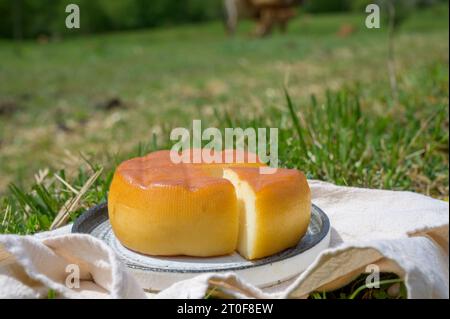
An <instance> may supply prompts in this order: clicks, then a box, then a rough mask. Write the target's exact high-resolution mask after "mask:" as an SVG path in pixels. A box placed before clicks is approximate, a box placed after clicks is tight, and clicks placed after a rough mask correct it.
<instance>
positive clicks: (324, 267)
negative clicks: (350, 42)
mask: <svg viewBox="0 0 450 319" xmlns="http://www.w3.org/2000/svg"><path fill="white" fill-rule="evenodd" d="M309 183H310V187H311V190H312V195H313V202H314V203H315V204H316V205H318V206H319V207H320V208H322V209H323V210H324V211H325V212H326V213H327V214H328V216H329V218H330V221H331V225H332V234H331V236H332V237H331V245H330V248H329V249H327V250H325V251H324V252H323V253H322V254H320V256H318V258H317V259H316V261H315V262H314V263H313V264H312V265H311V266H310V267H309V268H308V269H307V270H306V271H304V272H303V273H302V274H301V275H299V276H298V277H297V278H296V279H294V280H292V281H290V282H288V283H284V284H282V285H280V286H276V287H272V288H271V289H268V290H261V289H258V288H256V287H253V286H251V285H250V284H248V283H246V282H244V281H243V280H241V279H239V278H238V277H237V276H235V275H234V274H232V273H228V274H205V275H201V276H198V277H196V278H193V279H190V280H185V281H181V282H178V283H176V284H174V285H172V286H171V287H169V288H168V289H166V290H164V291H162V292H160V293H158V294H156V295H150V294H145V293H144V291H142V290H141V288H139V285H138V283H137V281H136V279H135V278H133V276H132V275H131V274H130V273H129V272H128V271H127V269H126V267H125V266H124V265H123V264H121V262H120V261H119V260H118V259H117V257H116V256H115V255H114V253H113V252H112V251H111V250H110V248H109V247H108V246H107V245H106V244H104V243H103V242H102V241H100V240H98V239H96V238H93V237H91V236H88V235H79V234H69V233H68V232H69V231H70V228H68V227H66V228H64V229H61V230H58V231H56V232H48V233H43V234H38V235H36V236H13V235H0V298H45V297H47V296H48V295H49V290H50V289H51V291H53V292H54V295H55V296H56V297H63V298H64V297H65V298H146V297H156V298H204V297H205V296H207V295H208V294H209V293H210V292H211V291H213V292H214V295H222V296H226V297H236V298H304V297H306V296H307V295H308V294H309V293H311V292H312V291H317V290H331V289H335V288H338V287H341V286H343V285H345V284H347V283H348V282H350V281H351V280H353V279H354V278H355V277H356V276H358V275H359V274H361V273H363V272H366V271H368V269H369V268H367V266H368V265H370V267H373V266H372V265H376V266H378V267H379V270H380V271H387V272H394V273H397V274H398V275H399V276H400V277H401V278H403V279H404V281H405V285H406V288H407V292H408V297H409V298H449V246H448V241H449V228H448V227H449V205H448V203H447V202H443V201H439V200H435V199H432V198H429V197H426V196H423V195H420V194H416V193H411V192H394V191H384V190H369V189H361V188H353V187H339V186H335V185H332V184H329V183H324V182H320V181H309ZM70 265H78V267H79V275H80V278H81V281H80V284H79V287H78V288H77V287H75V288H70V287H72V286H70V284H71V283H72V285H73V282H71V281H69V286H68V285H66V281H67V280H68V278H69V277H68V276H69V275H70V274H72V272H71V271H73V269H72V268H70V267H71V266H70ZM370 269H371V270H373V268H370Z"/></svg>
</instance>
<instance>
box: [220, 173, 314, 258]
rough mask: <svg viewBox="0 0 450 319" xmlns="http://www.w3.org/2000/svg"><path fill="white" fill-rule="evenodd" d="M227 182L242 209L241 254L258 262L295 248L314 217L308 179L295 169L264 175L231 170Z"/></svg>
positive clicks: (226, 175)
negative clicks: (234, 191) (311, 217)
mask: <svg viewBox="0 0 450 319" xmlns="http://www.w3.org/2000/svg"><path fill="white" fill-rule="evenodd" d="M224 178H225V179H227V180H229V181H230V182H231V183H232V184H233V186H234V187H235V190H236V196H237V199H238V208H239V235H238V245H237V250H238V252H239V253H240V254H241V255H242V256H244V257H245V258H247V259H257V258H262V257H267V256H270V255H273V254H275V253H278V252H280V251H282V250H284V249H287V248H289V247H292V246H295V245H296V244H297V243H298V242H299V240H300V239H301V238H302V237H303V236H304V235H305V233H306V231H307V228H308V225H309V221H310V216H311V193H310V189H309V186H308V183H307V181H306V177H305V176H304V175H303V173H301V172H300V171H297V170H293V169H278V170H277V172H276V173H274V174H270V175H261V174H260V173H259V170H258V169H257V168H228V169H225V170H224Z"/></svg>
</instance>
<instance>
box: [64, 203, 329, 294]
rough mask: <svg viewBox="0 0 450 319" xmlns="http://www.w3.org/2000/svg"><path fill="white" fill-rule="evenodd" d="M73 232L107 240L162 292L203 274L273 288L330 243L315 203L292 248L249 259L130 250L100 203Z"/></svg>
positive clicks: (143, 280) (143, 278) (142, 279)
mask: <svg viewBox="0 0 450 319" xmlns="http://www.w3.org/2000/svg"><path fill="white" fill-rule="evenodd" d="M72 232H73V233H85V234H90V235H93V236H95V237H97V238H99V239H101V240H103V241H105V242H106V243H107V244H108V245H109V246H110V247H111V248H112V249H113V250H114V251H115V252H116V253H117V255H118V256H119V258H120V259H121V260H122V261H123V262H124V263H125V264H126V265H127V266H128V267H129V268H130V269H131V271H132V272H133V273H134V275H136V277H137V279H138V281H139V282H140V283H141V285H142V287H143V288H144V289H146V290H150V291H159V290H162V289H165V288H167V287H169V286H170V285H172V284H173V283H175V282H177V281H180V280H184V279H189V278H193V277H195V276H198V275H200V274H203V273H211V272H214V273H224V272H234V273H236V274H238V275H239V276H240V277H241V278H243V279H245V280H246V281H248V282H249V283H252V284H253V285H256V286H258V287H261V288H264V287H270V286H273V285H276V284H279V283H282V282H283V281H286V280H289V279H291V278H292V277H294V276H296V275H298V274H300V273H301V272H302V271H304V270H305V269H306V268H307V267H308V266H309V265H310V264H311V263H312V262H313V261H314V259H315V258H316V257H317V255H318V254H319V253H320V252H321V251H322V250H324V249H326V248H327V247H328V245H329V243H330V222H329V220H328V217H327V215H326V214H325V213H324V212H323V211H322V210H321V209H320V208H319V207H317V206H315V205H312V214H311V222H310V224H309V227H308V232H307V233H306V235H305V236H304V237H303V238H302V240H301V241H300V242H299V243H298V244H297V246H295V247H293V248H289V249H287V250H284V251H282V252H280V253H278V254H275V255H272V256H269V257H266V258H262V259H258V260H254V261H248V260H246V259H244V258H242V257H241V256H240V255H239V254H237V253H234V254H232V255H227V256H221V257H212V258H196V257H184V256H179V257H178V256H177V257H152V256H147V255H141V254H139V253H136V252H133V251H131V250H128V249H127V248H125V247H124V246H122V245H121V244H120V242H119V241H118V240H117V239H116V237H115V236H114V233H113V231H112V229H111V224H110V223H109V220H108V208H107V205H106V204H101V205H98V206H96V207H93V208H92V209H90V210H88V211H87V212H85V213H84V214H83V215H81V216H80V217H79V218H78V219H77V220H76V222H75V223H74V225H73V227H72Z"/></svg>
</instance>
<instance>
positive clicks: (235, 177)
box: [108, 150, 311, 259]
mask: <svg viewBox="0 0 450 319" xmlns="http://www.w3.org/2000/svg"><path fill="white" fill-rule="evenodd" d="M199 152H200V153H201V155H204V153H203V152H204V151H203V150H194V151H189V152H184V153H182V154H181V155H180V158H181V162H176V161H175V162H174V161H173V157H171V155H174V153H173V151H172V152H171V151H159V152H154V153H151V154H149V155H147V156H145V157H140V158H134V159H131V160H128V161H125V162H123V163H122V164H120V165H119V166H118V168H117V169H116V171H115V174H114V177H113V180H112V183H111V187H110V191H109V195H108V214H109V219H110V222H111V226H112V229H113V232H114V234H115V236H116V237H117V239H118V240H119V241H120V242H121V243H122V245H124V246H125V247H127V248H129V249H131V250H133V251H136V252H139V253H143V254H148V255H160V256H174V255H187V256H197V257H207V256H218V255H225V254H230V253H232V252H234V251H235V250H237V251H238V252H239V253H240V254H241V255H242V256H244V257H245V258H248V259H256V258H261V257H265V256H268V255H271V254H274V253H277V252H279V251H281V250H284V249H286V248H289V247H291V246H293V245H295V244H296V243H297V242H298V240H299V239H300V238H301V237H302V236H303V235H304V234H305V232H306V228H307V225H308V224H309V218H310V206H311V201H310V193H309V188H308V185H307V183H306V178H305V177H304V175H303V174H301V173H300V172H298V171H296V170H285V169H278V170H277V171H276V173H274V174H269V175H261V174H260V172H259V167H261V166H263V165H264V164H262V163H261V162H260V161H259V160H258V159H257V158H256V161H255V160H254V158H255V157H254V156H253V154H251V153H246V152H244V153H242V152H237V151H224V152H220V153H213V156H212V157H213V158H215V159H216V161H215V162H214V161H213V162H211V161H210V160H208V161H207V162H205V160H204V158H203V157H202V156H200V157H197V158H195V157H196V156H197V155H199V154H198V153H199ZM198 158H200V161H198ZM230 158H231V160H230ZM194 159H195V160H194Z"/></svg>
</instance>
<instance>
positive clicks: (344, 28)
mask: <svg viewBox="0 0 450 319" xmlns="http://www.w3.org/2000/svg"><path fill="white" fill-rule="evenodd" d="M355 31H356V27H355V26H354V25H352V24H349V23H345V24H343V25H341V27H340V28H339V30H338V32H337V35H338V36H339V37H341V38H346V37H348V36H350V35H352V34H353V33H355Z"/></svg>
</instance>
